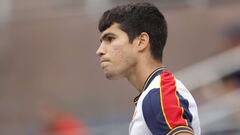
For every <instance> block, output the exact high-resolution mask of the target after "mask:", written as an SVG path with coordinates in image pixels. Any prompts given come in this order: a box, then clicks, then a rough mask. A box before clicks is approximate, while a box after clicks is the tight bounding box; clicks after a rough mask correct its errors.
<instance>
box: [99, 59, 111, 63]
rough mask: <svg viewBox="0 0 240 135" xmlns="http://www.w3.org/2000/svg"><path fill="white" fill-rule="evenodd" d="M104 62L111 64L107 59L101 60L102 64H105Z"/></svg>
mask: <svg viewBox="0 0 240 135" xmlns="http://www.w3.org/2000/svg"><path fill="white" fill-rule="evenodd" d="M103 62H109V60H107V59H101V60H100V63H103Z"/></svg>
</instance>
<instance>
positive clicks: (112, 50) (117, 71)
mask: <svg viewBox="0 0 240 135" xmlns="http://www.w3.org/2000/svg"><path fill="white" fill-rule="evenodd" d="M100 41H101V45H100V46H99V48H98V50H97V52H96V54H97V55H98V56H99V58H100V66H101V68H102V69H103V71H104V73H105V75H106V77H107V78H108V79H118V78H121V77H127V76H128V75H129V73H131V71H132V70H133V69H134V66H135V65H136V57H137V56H136V50H135V49H134V48H135V47H134V46H136V44H137V41H136V40H134V41H133V43H130V42H129V38H128V35H127V33H126V32H124V31H122V30H121V29H120V28H119V24H117V23H114V24H113V25H111V26H110V27H109V28H107V29H106V30H105V31H103V32H102V33H101V37H100Z"/></svg>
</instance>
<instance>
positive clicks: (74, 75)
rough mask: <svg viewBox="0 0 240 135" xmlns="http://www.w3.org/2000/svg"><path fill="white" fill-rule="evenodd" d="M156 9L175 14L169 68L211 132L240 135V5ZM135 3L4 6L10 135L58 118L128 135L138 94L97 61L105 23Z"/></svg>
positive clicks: (3, 63)
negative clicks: (107, 14)
mask: <svg viewBox="0 0 240 135" xmlns="http://www.w3.org/2000/svg"><path fill="white" fill-rule="evenodd" d="M132 1H133V0H132ZM148 1H149V2H153V3H155V4H156V5H157V6H158V7H159V8H160V10H161V11H162V12H163V13H164V15H165V16H166V19H167V21H168V26H169V38H168V42H167V45H166V49H165V52H164V64H165V65H166V66H167V67H168V69H169V70H170V71H172V72H174V73H175V74H176V77H177V78H178V79H179V80H181V81H182V82H183V83H184V84H185V85H186V87H187V88H189V90H190V91H191V93H192V94H193V96H194V97H195V99H196V102H197V103H198V106H199V115H200V120H201V124H202V134H203V135H239V134H240V115H239V113H240V104H239V101H240V90H239V87H238V86H239V85H240V84H239V83H240V82H239V80H238V81H237V80H235V79H236V78H235V77H233V78H234V79H233V80H232V78H231V77H232V75H233V73H234V72H235V73H236V72H237V71H239V70H240V46H239V45H240V42H239V41H236V39H235V38H234V39H233V37H232V36H233V35H232V34H233V33H236V31H234V30H237V29H238V28H239V27H240V1H239V0H170V1H169V0H148ZM127 2H128V1H127V0H122V1H118V0H0V73H1V76H0V92H1V93H0V134H1V135H41V131H42V129H43V128H44V127H45V126H46V124H48V123H49V121H50V120H52V119H54V118H55V114H58V113H59V112H60V113H61V114H62V113H64V114H67V116H69V115H71V116H73V117H74V118H76V119H78V120H80V121H81V122H82V123H83V124H84V125H85V128H86V129H85V130H88V135H123V134H128V123H129V121H130V120H131V117H132V116H131V115H132V113H133V110H134V103H133V98H134V97H135V96H136V95H137V94H138V93H137V91H136V90H135V89H134V88H133V87H132V86H130V85H129V84H128V82H127V81H126V80H118V81H109V80H107V79H105V76H104V75H103V73H102V71H101V69H100V67H99V63H98V59H97V56H96V55H95V51H96V49H97V47H98V45H99V32H98V30H97V25H98V19H99V18H100V15H101V14H102V13H103V12H104V11H105V10H106V9H108V8H111V7H112V6H115V5H117V4H124V3H127ZM235 26H236V27H235ZM237 26H239V27H237ZM238 32H239V33H240V28H239V31H238ZM238 40H239V39H238ZM233 76H234V75H233ZM238 77H239V76H238ZM238 79H239V78H238ZM42 104H45V105H46V106H47V107H46V106H45V105H44V107H43V106H42ZM46 108H47V109H46ZM49 108H51V109H49ZM43 112H44V113H43ZM57 116H59V115H57ZM61 116H62V115H61ZM64 116H65V115H64ZM85 135H87V134H85Z"/></svg>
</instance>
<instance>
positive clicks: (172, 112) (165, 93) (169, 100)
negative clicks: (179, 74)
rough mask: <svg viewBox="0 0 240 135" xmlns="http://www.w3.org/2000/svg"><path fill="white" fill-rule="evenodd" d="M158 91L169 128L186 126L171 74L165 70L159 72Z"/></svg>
mask: <svg viewBox="0 0 240 135" xmlns="http://www.w3.org/2000/svg"><path fill="white" fill-rule="evenodd" d="M160 93H161V94H160V96H161V97H160V100H161V106H162V111H163V115H164V118H165V121H166V123H167V125H168V126H169V128H170V129H172V128H175V127H176V126H180V125H181V126H187V122H186V120H184V119H183V113H184V111H183V108H182V107H181V106H180V101H179V98H178V96H177V90H176V81H175V78H174V76H173V74H171V73H169V72H166V71H165V72H162V73H161V82H160Z"/></svg>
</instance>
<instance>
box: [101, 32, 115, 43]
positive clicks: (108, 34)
mask: <svg viewBox="0 0 240 135" xmlns="http://www.w3.org/2000/svg"><path fill="white" fill-rule="evenodd" d="M108 36H114V37H115V36H116V34H114V33H111V32H109V33H105V34H103V35H102V36H101V38H100V42H101V41H102V40H103V39H106V38H107V37H108Z"/></svg>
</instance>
